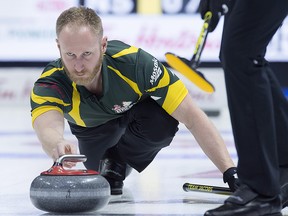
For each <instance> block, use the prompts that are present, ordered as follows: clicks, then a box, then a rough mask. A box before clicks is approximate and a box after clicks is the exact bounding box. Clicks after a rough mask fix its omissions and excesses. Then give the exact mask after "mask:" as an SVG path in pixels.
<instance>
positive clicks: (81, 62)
mask: <svg viewBox="0 0 288 216" xmlns="http://www.w3.org/2000/svg"><path fill="white" fill-rule="evenodd" d="M56 34H57V39H56V42H57V46H58V48H59V52H60V57H61V58H60V59H57V60H55V61H53V62H51V63H49V64H48V65H47V66H46V68H45V69H44V71H43V73H42V75H41V77H40V78H39V79H38V80H37V81H36V82H35V85H34V88H33V90H32V92H31V107H32V121H33V127H34V129H35V132H36V134H37V136H38V138H39V140H40V142H41V143H42V146H43V149H44V151H45V152H46V153H47V154H48V155H49V156H51V157H52V158H53V160H56V159H57V158H59V156H61V155H64V154H77V153H78V147H77V145H76V144H75V143H71V142H69V141H68V140H66V139H65V138H64V136H63V133H64V118H65V119H66V120H67V121H68V123H69V126H70V129H71V132H72V134H74V135H75V136H76V138H77V139H78V145H79V150H80V153H81V154H84V155H86V156H87V162H85V163H84V164H85V166H86V168H87V169H93V170H96V171H99V172H100V173H101V175H103V176H104V177H105V178H106V179H107V180H108V182H109V183H110V186H111V194H112V195H113V194H122V188H123V180H124V179H125V177H126V176H127V175H128V174H129V170H131V167H132V168H134V169H136V170H137V171H138V172H141V171H143V170H144V169H145V168H146V167H147V166H148V165H149V164H150V163H151V162H152V160H153V159H154V157H155V156H156V154H157V153H158V152H159V151H160V150H161V149H162V148H164V147H166V146H168V145H169V144H170V143H171V141H172V139H173V137H174V136H175V134H176V132H177V130H178V123H179V122H181V123H183V124H185V126H186V127H187V128H188V129H189V131H190V132H191V133H192V134H193V136H194V137H195V138H196V140H197V142H198V143H199V145H200V146H201V148H202V149H203V151H204V152H205V154H206V155H207V156H208V157H209V158H210V159H211V160H212V162H213V163H214V164H215V165H216V167H217V168H218V169H219V170H220V171H221V172H222V173H224V175H223V177H224V181H225V182H227V183H228V184H229V187H230V188H231V189H232V190H233V191H234V190H235V188H234V187H235V186H234V182H235V178H234V176H233V175H234V174H235V173H236V168H235V165H234V164H233V162H232V160H231V158H230V156H229V154H228V151H227V149H226V146H225V144H224V142H223V139H222V138H221V137H220V135H219V133H218V131H217V130H216V128H215V127H214V125H212V123H211V122H210V121H209V119H208V117H207V116H206V115H205V114H204V112H203V111H202V110H201V109H200V108H198V107H197V106H196V105H195V103H194V102H193V101H192V99H191V96H190V95H189V93H188V90H187V89H186V87H185V86H184V84H183V83H182V82H181V81H180V80H179V79H178V78H177V77H176V76H175V75H174V74H173V73H172V72H171V71H169V70H168V69H167V68H166V67H164V66H163V65H162V64H161V63H160V62H159V61H158V60H157V59H156V58H155V57H153V56H152V55H150V54H149V53H147V52H145V51H144V50H142V49H140V48H136V47H134V46H130V45H127V44H125V43H122V42H120V41H107V37H106V36H103V27H102V22H101V19H100V18H99V17H98V16H97V15H96V14H95V12H94V11H93V10H92V9H89V8H85V7H73V8H70V9H68V10H66V11H64V12H63V13H62V14H61V15H60V16H59V18H58V19H57V24H56ZM191 138H192V137H191ZM100 161H101V164H100ZM73 165H74V164H71V163H66V164H64V166H67V167H72V166H73ZM192 165H193V164H192ZM99 167H100V168H99ZM189 167H191V165H189Z"/></svg>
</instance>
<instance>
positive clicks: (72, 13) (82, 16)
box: [56, 6, 103, 38]
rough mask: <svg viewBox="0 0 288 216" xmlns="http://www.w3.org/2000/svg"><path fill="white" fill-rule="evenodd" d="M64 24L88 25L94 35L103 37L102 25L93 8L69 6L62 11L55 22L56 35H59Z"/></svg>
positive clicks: (74, 25)
mask: <svg viewBox="0 0 288 216" xmlns="http://www.w3.org/2000/svg"><path fill="white" fill-rule="evenodd" d="M65 26H73V27H81V26H88V27H90V28H91V29H92V30H93V31H94V32H95V34H96V35H98V36H100V38H102V37H103V26H102V21H101V18H100V17H99V16H98V15H97V14H96V13H95V11H94V10H92V9H91V8H87V7H83V6H80V7H71V8H69V9H67V10H65V11H63V12H62V13H61V14H60V16H59V17H58V19H57V22H56V35H57V37H59V34H60V32H61V31H62V29H63V28H64V27H65Z"/></svg>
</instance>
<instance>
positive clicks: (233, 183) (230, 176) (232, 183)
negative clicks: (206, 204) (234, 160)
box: [223, 167, 240, 192]
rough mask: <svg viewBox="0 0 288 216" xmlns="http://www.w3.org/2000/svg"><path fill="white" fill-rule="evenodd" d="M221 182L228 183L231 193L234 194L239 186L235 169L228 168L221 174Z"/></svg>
mask: <svg viewBox="0 0 288 216" xmlns="http://www.w3.org/2000/svg"><path fill="white" fill-rule="evenodd" d="M223 181H224V183H228V185H229V188H230V189H231V191H232V192H234V191H235V190H236V189H237V188H238V187H239V185H240V183H239V180H238V178H237V168H236V167H230V168H229V169H227V170H226V171H225V172H224V173H223Z"/></svg>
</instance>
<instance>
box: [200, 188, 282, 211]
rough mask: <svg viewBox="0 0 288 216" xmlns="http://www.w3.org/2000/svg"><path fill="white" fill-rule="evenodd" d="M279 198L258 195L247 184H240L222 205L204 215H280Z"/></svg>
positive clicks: (280, 205)
mask: <svg viewBox="0 0 288 216" xmlns="http://www.w3.org/2000/svg"><path fill="white" fill-rule="evenodd" d="M281 207H282V204H281V198H280V196H275V197H272V198H268V197H263V196H259V195H258V194H256V193H254V192H253V191H252V190H251V189H250V188H249V187H248V186H246V185H241V186H240V187H239V188H238V189H237V190H236V191H235V193H233V194H232V195H231V196H230V197H229V198H228V199H227V200H225V202H224V205H222V206H220V207H218V208H216V209H212V210H208V211H207V212H206V213H205V214H204V216H262V215H265V216H282V213H281Z"/></svg>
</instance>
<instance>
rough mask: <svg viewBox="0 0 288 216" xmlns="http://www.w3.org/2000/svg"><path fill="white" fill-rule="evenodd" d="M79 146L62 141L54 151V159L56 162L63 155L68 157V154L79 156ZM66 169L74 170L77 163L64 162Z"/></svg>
mask: <svg viewBox="0 0 288 216" xmlns="http://www.w3.org/2000/svg"><path fill="white" fill-rule="evenodd" d="M77 149H78V148H77V145H76V144H74V143H71V142H69V141H67V140H62V141H60V142H58V143H57V147H56V148H54V149H53V159H54V161H55V160H56V159H58V158H59V157H61V156H62V155H67V154H78V153H77ZM63 166H64V167H67V168H72V167H74V166H76V162H71V161H64V163H63Z"/></svg>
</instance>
